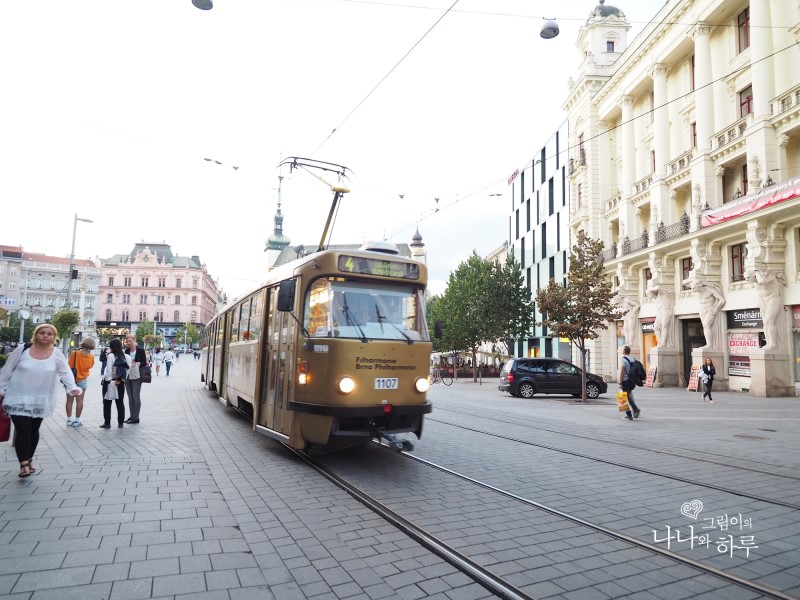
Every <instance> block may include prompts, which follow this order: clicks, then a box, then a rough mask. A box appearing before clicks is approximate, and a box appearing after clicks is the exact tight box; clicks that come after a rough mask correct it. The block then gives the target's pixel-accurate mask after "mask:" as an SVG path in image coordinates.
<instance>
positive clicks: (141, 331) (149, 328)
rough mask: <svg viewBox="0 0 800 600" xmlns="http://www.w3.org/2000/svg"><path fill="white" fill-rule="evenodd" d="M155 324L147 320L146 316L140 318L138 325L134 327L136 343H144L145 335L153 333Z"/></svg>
mask: <svg viewBox="0 0 800 600" xmlns="http://www.w3.org/2000/svg"><path fill="white" fill-rule="evenodd" d="M155 330H156V326H155V323H153V322H152V321H148V320H147V317H145V318H144V319H142V321H141V322H140V323H139V326H138V327H136V343H137V344H142V345H144V343H145V340H144V338H145V336H147V335H155Z"/></svg>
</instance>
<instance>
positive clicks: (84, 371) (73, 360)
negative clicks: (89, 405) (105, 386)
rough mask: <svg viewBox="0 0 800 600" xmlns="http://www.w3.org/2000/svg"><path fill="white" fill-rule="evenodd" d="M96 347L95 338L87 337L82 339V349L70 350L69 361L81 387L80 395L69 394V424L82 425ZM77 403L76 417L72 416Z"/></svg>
mask: <svg viewBox="0 0 800 600" xmlns="http://www.w3.org/2000/svg"><path fill="white" fill-rule="evenodd" d="M94 348H95V341H94V338H91V337H87V338H83V339H82V340H81V347H80V350H73V351H72V352H70V355H69V359H67V362H68V363H69V366H70V368H71V369H72V375H73V377H75V384H76V385H77V386H78V387H79V388H81V393H80V395H79V396H75V397H73V396H72V395H70V394H67V407H66V408H67V426H68V427H69V426H72V427H81V426H82V425H83V423H81V413H82V412H83V399H84V397H85V396H86V387H87V385H88V383H89V371H91V370H92V367H93V366H94V354H92V351H93V350H94ZM73 401H74V404H75V418H74V419H73V418H72V404H73Z"/></svg>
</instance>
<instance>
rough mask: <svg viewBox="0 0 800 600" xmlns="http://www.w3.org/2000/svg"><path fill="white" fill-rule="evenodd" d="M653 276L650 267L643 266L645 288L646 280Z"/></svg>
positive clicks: (645, 285)
mask: <svg viewBox="0 0 800 600" xmlns="http://www.w3.org/2000/svg"><path fill="white" fill-rule="evenodd" d="M652 278H653V272H652V271H651V270H650V267H645V268H644V287H645V288H647V282H648V281H650V280H651V279H652Z"/></svg>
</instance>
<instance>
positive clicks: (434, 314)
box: [425, 295, 449, 352]
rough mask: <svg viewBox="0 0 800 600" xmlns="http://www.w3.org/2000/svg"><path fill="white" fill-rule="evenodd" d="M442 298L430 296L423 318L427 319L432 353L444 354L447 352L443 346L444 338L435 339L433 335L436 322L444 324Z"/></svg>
mask: <svg viewBox="0 0 800 600" xmlns="http://www.w3.org/2000/svg"><path fill="white" fill-rule="evenodd" d="M442 308H443V304H442V297H441V296H438V295H437V296H431V297H430V298H428V303H427V307H426V310H425V316H426V318H427V319H428V333H429V334H430V338H431V341H432V342H433V351H434V352H446V351H447V350H449V348H447V347H446V346H445V345H444V341H443V340H444V338H441V337H439V338H437V337H436V335H435V333H436V331H435V329H436V322H437V321H439V322H442V323H444V318H445V316H444V314H442Z"/></svg>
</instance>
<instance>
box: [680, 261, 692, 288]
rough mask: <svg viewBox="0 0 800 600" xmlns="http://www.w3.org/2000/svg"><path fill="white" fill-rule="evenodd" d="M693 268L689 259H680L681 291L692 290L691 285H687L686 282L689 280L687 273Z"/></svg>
mask: <svg viewBox="0 0 800 600" xmlns="http://www.w3.org/2000/svg"><path fill="white" fill-rule="evenodd" d="M693 267H694V265H693V264H692V258H691V257H689V258H682V259H681V289H683V290H690V289H692V286H691V284H689V283H687V280H688V279H689V272H690V271H691V270H692V268H693Z"/></svg>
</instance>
